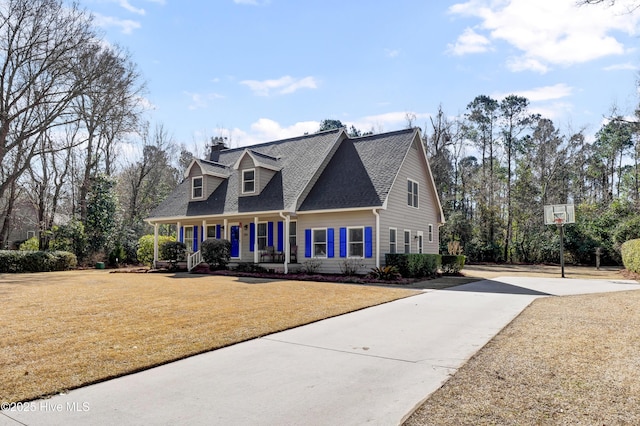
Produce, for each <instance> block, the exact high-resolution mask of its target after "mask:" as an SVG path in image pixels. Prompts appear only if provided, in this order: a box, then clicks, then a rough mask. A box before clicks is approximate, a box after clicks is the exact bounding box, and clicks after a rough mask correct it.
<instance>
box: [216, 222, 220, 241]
mask: <svg viewBox="0 0 640 426" xmlns="http://www.w3.org/2000/svg"><path fill="white" fill-rule="evenodd" d="M216 238H217V239H220V225H216Z"/></svg>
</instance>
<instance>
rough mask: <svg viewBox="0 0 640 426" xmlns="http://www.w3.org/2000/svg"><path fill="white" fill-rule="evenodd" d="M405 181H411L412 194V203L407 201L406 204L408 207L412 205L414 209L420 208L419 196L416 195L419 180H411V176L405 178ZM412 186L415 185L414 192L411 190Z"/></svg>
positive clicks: (418, 189) (417, 193)
mask: <svg viewBox="0 0 640 426" xmlns="http://www.w3.org/2000/svg"><path fill="white" fill-rule="evenodd" d="M407 181H409V182H411V195H412V196H411V200H412V201H413V203H412V204H409V203H407V205H408V206H409V207H413V208H414V209H419V208H420V197H419V196H418V195H419V194H420V182H418V181H417V180H413V179H411V178H407ZM414 184H415V185H414ZM414 186H416V190H417V191H418V192H416V193H414V192H413V188H414ZM407 192H408V191H407Z"/></svg>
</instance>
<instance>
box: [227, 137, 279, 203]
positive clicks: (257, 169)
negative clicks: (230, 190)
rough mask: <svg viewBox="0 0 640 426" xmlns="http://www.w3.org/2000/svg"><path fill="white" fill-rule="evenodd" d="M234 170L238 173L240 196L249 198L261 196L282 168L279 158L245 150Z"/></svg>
mask: <svg viewBox="0 0 640 426" xmlns="http://www.w3.org/2000/svg"><path fill="white" fill-rule="evenodd" d="M233 168H234V169H235V170H237V171H238V181H239V185H240V188H239V190H238V194H239V195H240V196H241V197H247V196H253V195H259V194H260V193H261V192H262V190H263V189H264V188H265V187H266V186H267V184H268V183H269V181H270V180H271V178H273V176H274V175H275V174H276V173H278V172H279V171H280V170H281V169H282V166H281V165H280V159H279V158H278V157H272V156H270V155H267V154H263V153H260V152H256V151H254V150H251V149H245V150H244V152H243V153H242V154H241V155H240V157H239V158H238V161H236V163H235V164H234V166H233Z"/></svg>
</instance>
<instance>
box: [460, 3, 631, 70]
mask: <svg viewBox="0 0 640 426" xmlns="http://www.w3.org/2000/svg"><path fill="white" fill-rule="evenodd" d="M628 2H629V0H620V1H617V2H616V7H611V8H607V7H600V6H593V5H592V6H582V7H580V6H577V3H576V2H575V1H571V0H564V1H557V0H536V1H531V0H501V1H497V0H470V1H467V2H465V3H458V4H455V5H453V6H451V7H450V8H449V13H450V14H453V15H459V16H465V17H475V18H479V19H480V21H481V22H480V23H479V24H478V25H477V26H475V27H474V30H469V29H468V28H467V29H466V30H465V32H464V33H463V34H462V35H461V36H460V37H459V38H458V42H457V43H456V45H454V46H453V47H451V48H450V49H451V50H452V51H453V52H458V54H465V53H473V52H475V51H474V50H473V48H474V47H476V48H477V49H480V48H481V47H482V44H481V45H480V46H479V47H478V46H476V44H474V43H473V40H475V39H476V38H477V37H488V38H487V40H489V39H490V40H492V41H503V42H506V43H508V44H509V45H511V46H513V47H515V48H517V49H518V50H519V51H520V52H521V55H520V56H518V57H512V58H510V59H509V62H508V66H509V67H510V68H511V69H512V70H514V71H522V70H525V69H528V70H532V71H536V72H546V71H547V66H548V65H561V66H569V65H573V64H578V63H583V62H588V61H591V60H594V59H598V58H601V57H604V56H608V55H620V54H622V53H624V52H625V47H624V45H623V44H622V43H621V42H620V41H618V40H617V39H616V38H615V37H614V36H613V35H612V34H611V33H613V32H623V33H626V34H629V35H634V34H636V31H637V25H638V21H639V19H640V14H630V13H623V12H624V11H625V10H626V9H625V5H626V4H627V3H628ZM627 6H628V5H627ZM480 31H483V32H484V33H485V34H484V35H482V34H479V32H480ZM464 37H467V38H469V40H470V41H469V42H468V43H466V44H465V43H463V42H461V41H460V40H461V39H463V40H464ZM479 39H480V38H479ZM458 45H459V46H458ZM466 46H470V48H469V49H468V50H465V47H466ZM456 47H457V50H456Z"/></svg>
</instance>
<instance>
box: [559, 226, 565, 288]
mask: <svg viewBox="0 0 640 426" xmlns="http://www.w3.org/2000/svg"><path fill="white" fill-rule="evenodd" d="M558 229H559V230H560V270H561V271H562V278H564V224H563V223H562V222H560V223H558Z"/></svg>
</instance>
